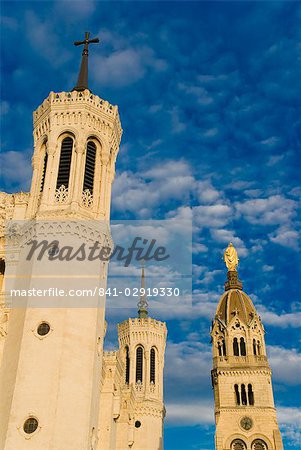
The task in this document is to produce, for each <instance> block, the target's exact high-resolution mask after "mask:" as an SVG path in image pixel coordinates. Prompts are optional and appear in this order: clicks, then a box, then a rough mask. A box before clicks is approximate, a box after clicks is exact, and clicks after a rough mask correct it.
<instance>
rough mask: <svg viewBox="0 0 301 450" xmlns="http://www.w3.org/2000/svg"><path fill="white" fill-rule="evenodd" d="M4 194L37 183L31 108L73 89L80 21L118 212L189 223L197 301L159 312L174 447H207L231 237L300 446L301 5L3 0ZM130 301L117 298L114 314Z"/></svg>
mask: <svg viewBox="0 0 301 450" xmlns="http://www.w3.org/2000/svg"><path fill="white" fill-rule="evenodd" d="M1 10H2V11H1V12H2V18H1V20H2V31H1V62H2V76H1V84H2V88H1V89H2V90H1V94H2V95H1V97H2V100H1V150H2V155H1V158H2V160H3V161H2V164H3V166H2V167H3V168H4V171H3V176H2V184H1V190H4V191H7V192H14V191H19V190H23V191H26V190H28V189H29V184H30V176H31V154H32V111H33V110H34V109H35V108H36V107H37V106H38V105H39V104H40V103H41V102H42V100H43V99H44V98H45V97H46V96H47V95H48V93H49V91H58V92H60V91H68V90H71V89H72V88H73V86H74V84H75V82H76V78H77V71H78V66H79V62H80V50H79V49H78V48H76V47H74V46H73V45H72V43H73V41H74V40H79V39H81V38H82V37H83V33H84V31H86V30H89V31H91V33H92V34H93V36H94V35H98V36H99V38H100V39H101V41H102V42H101V45H98V46H93V48H92V49H91V52H90V77H89V78H90V87H91V89H92V91H93V92H94V93H96V94H98V95H99V96H100V97H102V98H104V99H106V100H109V101H110V102H111V103H113V104H118V106H119V110H120V115H121V120H122V126H123V129H124V135H123V138H122V145H121V149H120V153H119V157H118V160H117V177H116V180H115V184H114V189H113V197H112V218H114V219H164V218H173V217H175V218H188V219H190V218H192V220H193V225H194V235H193V242H194V253H193V306H192V308H187V309H186V310H185V309H177V308H176V309H175V310H166V309H162V310H159V309H158V310H156V311H154V310H153V311H152V314H153V315H154V316H156V317H157V318H159V319H162V320H166V321H167V325H168V330H169V335H168V346H167V354H166V374H165V375H166V383H165V392H166V396H165V397H166V404H167V414H168V417H167V422H166V427H165V449H166V450H171V449H180V450H186V449H187V450H188V449H191V450H192V449H198V450H207V449H208V450H209V449H212V448H213V434H214V426H213V401H212V391H211V386H210V368H211V348H210V344H209V327H210V320H211V318H212V317H213V316H214V311H215V307H216V304H217V301H218V298H219V296H220V295H221V294H222V292H223V283H224V281H225V277H226V271H225V268H224V265H223V262H222V260H221V256H222V252H223V250H224V248H225V247H226V246H227V244H228V242H229V241H230V240H232V242H234V244H235V245H236V247H237V249H238V252H239V256H240V260H241V262H240V268H239V274H240V278H241V279H242V280H243V283H244V289H245V291H246V292H247V293H248V294H249V295H251V297H252V299H253V300H254V302H255V305H256V307H257V309H258V311H259V312H260V314H261V316H262V319H263V322H264V324H265V327H266V330H267V334H266V342H267V344H268V352H269V357H270V363H271V366H272V369H273V380H274V392H275V401H276V405H277V407H278V417H279V422H280V426H281V430H282V433H283V438H284V445H285V448H286V449H295V448H299V445H300V432H299V428H300V419H299V424H298V414H299V417H300V412H299V413H298V410H297V408H298V406H299V404H300V377H299V374H298V370H300V365H301V356H300V329H298V327H299V324H300V318H301V308H300V286H299V279H300V275H301V274H300V258H299V252H300V241H299V233H298V232H299V226H300V209H298V207H299V199H300V194H301V188H300V175H299V173H300V147H301V119H300V117H301V115H300V98H301V96H300V94H301V77H300V73H301V72H300V70H301V67H300V52H301V36H300V34H301V31H300V30H301V27H300V19H301V5H300V3H299V2H294V1H292V2H290V1H287V2H272V1H268V2H247V1H241V2H239V1H236V2H233V3H232V2H215V1H214V2H192V3H188V2H185V3H184V2H175V3H173V2H162V3H160V2H135V3H131V2H122V3H118V2H100V1H86V2H84V3H81V2H80V1H74V2H70V1H58V2H55V1H49V2H46V1H45V2H44V1H36V2H26V1H21V2H15V1H10V2H5V1H2V2H1ZM129 314H130V315H133V314H135V310H134V309H133V310H132V311H128V310H124V311H123V310H120V309H118V311H117V310H116V309H115V310H114V309H113V308H110V307H109V305H108V320H109V328H108V333H107V346H108V347H112V346H114V345H116V332H115V324H116V321H118V320H122V319H124V318H126V317H127V315H129Z"/></svg>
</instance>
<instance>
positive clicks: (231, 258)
mask: <svg viewBox="0 0 301 450" xmlns="http://www.w3.org/2000/svg"><path fill="white" fill-rule="evenodd" d="M224 261H225V264H226V266H227V269H228V273H227V278H228V281H226V283H225V291H228V290H229V289H242V282H241V281H240V280H239V279H238V272H237V266H238V262H239V259H238V255H237V251H236V249H235V247H234V245H233V244H232V242H230V244H229V245H228V247H227V248H226V250H225V252H224Z"/></svg>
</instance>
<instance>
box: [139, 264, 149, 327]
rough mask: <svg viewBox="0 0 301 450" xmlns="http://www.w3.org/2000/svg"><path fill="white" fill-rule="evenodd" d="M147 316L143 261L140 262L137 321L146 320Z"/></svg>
mask: <svg viewBox="0 0 301 450" xmlns="http://www.w3.org/2000/svg"><path fill="white" fill-rule="evenodd" d="M147 316H148V303H147V300H146V291H145V275H144V261H142V269H141V291H140V300H139V302H138V317H139V319H146V318H147Z"/></svg>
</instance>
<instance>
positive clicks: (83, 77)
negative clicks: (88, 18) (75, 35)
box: [73, 31, 99, 91]
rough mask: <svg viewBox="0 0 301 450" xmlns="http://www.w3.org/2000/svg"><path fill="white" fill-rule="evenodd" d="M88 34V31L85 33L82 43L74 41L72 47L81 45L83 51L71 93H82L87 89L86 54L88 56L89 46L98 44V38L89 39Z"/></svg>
mask: <svg viewBox="0 0 301 450" xmlns="http://www.w3.org/2000/svg"><path fill="white" fill-rule="evenodd" d="M89 37H90V33H89V32H88V31H86V32H85V39H84V40H83V41H76V42H74V45H76V46H78V45H83V44H84V49H83V53H82V61H81V65H80V70H79V74H78V79H77V84H76V86H75V87H74V88H73V91H84V90H85V89H89V88H88V54H89V50H88V48H89V44H97V43H98V42H99V39H98V38H93V39H89Z"/></svg>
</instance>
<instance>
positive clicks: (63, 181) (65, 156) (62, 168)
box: [56, 137, 73, 189]
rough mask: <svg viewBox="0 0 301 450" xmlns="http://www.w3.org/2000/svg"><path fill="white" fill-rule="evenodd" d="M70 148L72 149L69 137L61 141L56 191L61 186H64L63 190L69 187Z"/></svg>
mask: <svg viewBox="0 0 301 450" xmlns="http://www.w3.org/2000/svg"><path fill="white" fill-rule="evenodd" d="M72 148H73V139H72V138H71V137H66V138H65V139H64V140H63V142H62V146H61V155H60V163H59V172H58V177H57V183H56V188H57V189H59V188H60V187H61V186H62V185H64V186H65V188H68V187H69V178H70V166H71V158H72Z"/></svg>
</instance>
